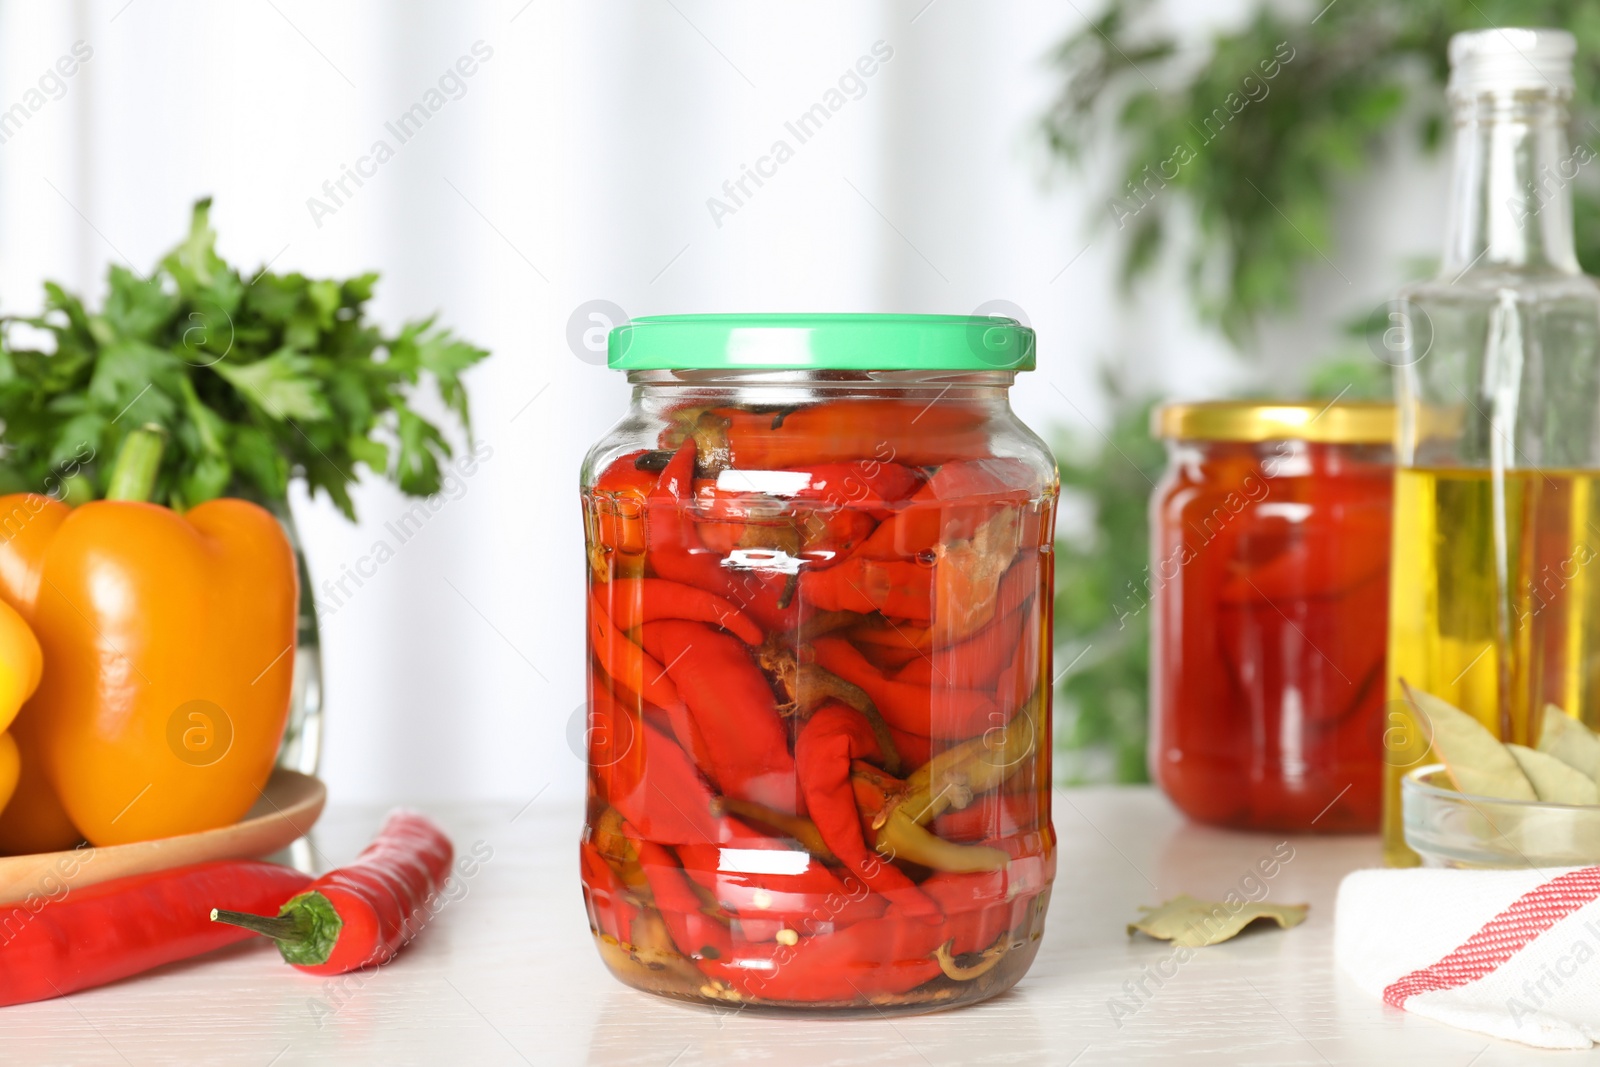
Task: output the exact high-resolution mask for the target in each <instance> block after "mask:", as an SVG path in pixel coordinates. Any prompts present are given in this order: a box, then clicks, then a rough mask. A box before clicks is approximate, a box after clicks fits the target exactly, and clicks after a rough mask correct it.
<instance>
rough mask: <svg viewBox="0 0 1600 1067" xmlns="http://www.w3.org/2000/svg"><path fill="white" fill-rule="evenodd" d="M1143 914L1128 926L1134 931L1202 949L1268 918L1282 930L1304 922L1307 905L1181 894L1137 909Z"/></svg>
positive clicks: (1129, 929) (1308, 906) (1130, 931)
mask: <svg viewBox="0 0 1600 1067" xmlns="http://www.w3.org/2000/svg"><path fill="white" fill-rule="evenodd" d="M1139 910H1140V911H1142V912H1144V915H1143V916H1142V917H1140V918H1139V919H1137V920H1136V921H1134V922H1131V923H1129V924H1128V933H1129V934H1132V933H1133V932H1134V931H1135V930H1137V931H1139V932H1140V933H1143V934H1148V935H1149V936H1150V937H1153V938H1156V939H1157V940H1160V941H1171V942H1172V943H1173V944H1175V945H1184V946H1187V947H1189V948H1203V947H1205V946H1206V945H1215V944H1218V943H1220V942H1223V941H1227V940H1228V939H1230V938H1232V937H1234V936H1236V935H1237V934H1238V933H1239V931H1240V930H1243V929H1244V928H1245V927H1246V926H1249V925H1250V924H1251V923H1253V922H1255V921H1256V920H1257V919H1270V920H1272V921H1273V922H1275V923H1277V924H1278V925H1279V926H1281V927H1283V928H1284V929H1285V930H1287V929H1289V928H1290V927H1291V926H1299V925H1300V924H1301V923H1303V922H1305V920H1306V912H1307V911H1308V910H1310V905H1309V904H1268V903H1259V904H1257V903H1250V902H1240V903H1238V904H1233V903H1229V902H1228V901H1221V900H1196V899H1195V898H1194V897H1191V896H1189V895H1188V894H1184V895H1183V896H1180V897H1174V898H1173V899H1171V900H1169V901H1167V902H1166V903H1165V904H1162V905H1161V906H1160V907H1156V908H1151V907H1146V906H1144V905H1140V906H1139Z"/></svg>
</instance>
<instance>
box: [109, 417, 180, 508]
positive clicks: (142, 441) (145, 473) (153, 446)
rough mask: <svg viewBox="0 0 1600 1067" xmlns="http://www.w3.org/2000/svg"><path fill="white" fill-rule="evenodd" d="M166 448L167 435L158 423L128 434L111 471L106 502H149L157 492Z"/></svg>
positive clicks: (144, 426)
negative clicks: (162, 457)
mask: <svg viewBox="0 0 1600 1067" xmlns="http://www.w3.org/2000/svg"><path fill="white" fill-rule="evenodd" d="M166 446H167V431H166V430H164V429H162V428H161V427H160V426H157V425H156V424H155V423H145V424H144V425H143V426H141V427H139V428H138V429H137V430H134V431H133V432H132V433H130V434H128V436H127V437H126V438H124V439H123V442H122V448H121V450H120V451H118V452H117V461H116V463H115V464H114V465H113V466H112V468H111V478H110V481H109V482H108V483H107V485H106V499H107V500H149V499H150V495H151V494H152V493H154V492H155V488H156V475H157V474H158V473H160V471H161V453H162V452H163V451H164V450H165V449H166Z"/></svg>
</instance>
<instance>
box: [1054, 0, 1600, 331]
mask: <svg viewBox="0 0 1600 1067" xmlns="http://www.w3.org/2000/svg"><path fill="white" fill-rule="evenodd" d="M1146 15H1151V16H1152V17H1145V16H1146ZM1491 26H1560V27H1563V28H1565V29H1567V30H1569V31H1571V32H1572V33H1573V34H1574V35H1575V36H1576V37H1577V39H1578V55H1577V64H1576V69H1575V71H1574V76H1575V80H1576V83H1577V91H1576V93H1575V95H1574V98H1573V129H1574V130H1575V131H1578V135H1579V136H1580V137H1581V138H1582V139H1583V140H1584V141H1587V142H1590V143H1591V144H1594V143H1597V142H1600V134H1597V133H1596V131H1597V130H1600V124H1597V120H1600V5H1595V4H1594V3H1592V2H1584V0H1516V2H1513V0H1404V2H1401V0H1380V2H1377V3H1370V2H1369V3H1352V2H1349V0H1345V2H1342V3H1334V4H1328V5H1326V6H1325V5H1324V4H1322V3H1321V2H1318V3H1313V4H1308V5H1296V6H1295V7H1294V8H1293V9H1290V8H1286V7H1285V6H1284V5H1282V4H1260V5H1258V6H1257V8H1256V10H1255V12H1254V14H1253V15H1252V16H1251V17H1250V19H1249V20H1248V21H1247V22H1246V23H1244V25H1243V26H1242V27H1241V28H1239V29H1235V30H1230V31H1228V32H1226V33H1220V34H1217V35H1215V36H1214V37H1213V39H1212V41H1211V42H1210V47H1209V49H1208V50H1207V56H1206V58H1205V59H1204V61H1203V62H1200V63H1195V62H1194V57H1193V56H1192V55H1189V56H1185V55H1181V54H1180V51H1179V47H1178V40H1177V37H1176V35H1175V33H1174V31H1173V30H1172V29H1171V28H1170V21H1164V20H1162V19H1160V18H1159V12H1154V11H1152V4H1151V0H1111V2H1110V3H1109V4H1108V5H1107V6H1106V7H1105V8H1104V9H1103V10H1102V13H1101V14H1100V15H1098V16H1097V17H1096V18H1095V19H1094V20H1093V21H1092V22H1090V23H1089V24H1088V25H1086V26H1084V28H1083V29H1082V30H1080V31H1079V32H1077V33H1075V34H1073V35H1072V36H1071V37H1069V38H1068V39H1067V40H1066V41H1064V42H1063V43H1062V44H1061V45H1060V46H1059V47H1058V48H1057V49H1056V51H1055V53H1054V58H1053V62H1054V64H1055V66H1056V67H1057V68H1058V69H1059V70H1060V72H1061V73H1062V75H1063V78H1064V81H1063V85H1062V89H1061V92H1060V94H1059V96H1058V98H1057V99H1056V101H1055V104H1054V106H1053V108H1052V109H1051V111H1050V113H1049V114H1048V116H1047V117H1046V119H1045V122H1044V127H1045V132H1046V134H1047V136H1048V137H1049V140H1050V144H1051V146H1052V147H1053V149H1054V150H1055V151H1057V152H1058V153H1059V154H1061V155H1062V156H1063V157H1065V158H1067V159H1069V160H1076V159H1079V158H1081V157H1082V156H1083V155H1085V154H1086V153H1087V152H1088V151H1089V150H1090V149H1091V148H1093V149H1094V150H1096V151H1097V152H1099V151H1104V150H1106V146H1105V139H1104V138H1103V136H1102V135H1103V134H1105V133H1107V132H1110V133H1111V134H1112V137H1111V142H1112V143H1111V144H1110V146H1109V150H1110V151H1111V152H1113V153H1114V154H1115V156H1116V158H1117V159H1118V160H1119V161H1120V162H1119V166H1118V169H1119V172H1120V174H1121V180H1119V181H1118V183H1117V187H1116V188H1115V189H1113V190H1111V191H1110V195H1109V207H1108V211H1107V215H1106V216H1105V217H1106V218H1108V219H1109V224H1111V225H1116V226H1117V227H1118V228H1119V229H1120V230H1121V231H1122V234H1123V238H1122V239H1123V261H1122V270H1123V276H1124V280H1125V281H1126V282H1131V281H1132V280H1133V279H1134V278H1137V277H1138V276H1139V275H1141V274H1143V273H1145V272H1146V271H1148V270H1149V269H1150V268H1151V267H1152V266H1153V265H1154V264H1155V263H1156V261H1157V260H1158V259H1159V258H1160V253H1161V252H1162V251H1163V249H1164V248H1165V247H1166V245H1167V244H1168V243H1169V241H1170V240H1171V238H1172V235H1173V233H1174V232H1175V227H1174V225H1173V224H1174V222H1175V221H1177V219H1178V218H1179V217H1180V216H1182V215H1186V214H1192V217H1193V218H1194V220H1195V222H1196V224H1197V230H1198V235H1197V239H1196V240H1195V241H1194V243H1193V244H1192V245H1191V246H1190V249H1189V252H1190V255H1189V279H1190V286H1191V290H1192V292H1193V293H1194V296H1195V302H1196V304H1197V305H1198V307H1199V309H1200V311H1201V313H1202V315H1204V316H1205V317H1206V318H1207V319H1208V320H1209V321H1212V322H1215V323H1217V324H1219V325H1220V326H1221V327H1222V329H1223V330H1224V331H1225V332H1226V333H1227V334H1228V335H1229V336H1230V337H1231V338H1232V339H1233V340H1235V341H1236V342H1237V341H1240V340H1242V339H1244V338H1245V337H1247V336H1248V335H1249V333H1250V331H1251V327H1252V325H1253V324H1254V322H1255V321H1256V319H1257V318H1258V317H1259V316H1261V315H1262V314H1263V313H1269V312H1283V311H1287V310H1289V309H1291V308H1292V307H1293V306H1294V302H1295V297H1296V293H1297V289H1296V283H1297V276H1298V271H1299V268H1300V267H1302V266H1304V265H1306V264H1307V263H1310V262H1312V261H1315V260H1317V259H1319V258H1321V257H1328V258H1330V259H1336V258H1337V253H1338V250H1337V249H1336V248H1335V247H1334V236H1333V234H1334V219H1333V212H1334V201H1335V193H1336V191H1337V189H1338V188H1339V186H1340V185H1341V184H1343V183H1344V181H1345V180H1346V179H1348V178H1350V177H1352V176H1354V175H1356V174H1358V173H1359V172H1361V171H1363V170H1364V169H1365V168H1366V167H1367V166H1368V164H1369V162H1370V160H1371V159H1372V157H1373V153H1374V149H1375V147H1376V146H1377V145H1378V144H1379V140H1380V137H1381V135H1383V134H1385V133H1387V132H1389V131H1391V130H1394V129H1397V128H1400V127H1401V126H1402V125H1404V127H1405V128H1406V129H1408V130H1409V131H1410V135H1411V136H1413V137H1414V138H1415V139H1416V140H1417V141H1418V142H1419V143H1420V144H1421V145H1423V146H1424V147H1425V148H1427V149H1430V150H1431V149H1433V148H1434V147H1436V146H1438V145H1439V144H1440V143H1441V142H1442V140H1443V136H1442V134H1443V131H1444V130H1445V129H1446V128H1447V127H1448V116H1447V112H1446V108H1445V100H1444V93H1443V86H1444V83H1445V79H1446V77H1447V76H1448V73H1449V64H1448V59H1447V56H1446V49H1447V46H1448V43H1449V39H1450V35H1451V34H1453V33H1456V32H1458V31H1461V30H1470V29H1480V28H1485V27H1491ZM1285 48H1286V49H1287V51H1284V49H1285ZM1286 57H1287V58H1286ZM1274 71H1275V73H1271V74H1270V76H1269V72H1274ZM1573 195H1574V214H1575V217H1576V221H1577V233H1578V258H1579V260H1580V261H1581V262H1582V263H1583V265H1584V267H1585V269H1586V270H1588V271H1589V272H1591V273H1594V272H1595V271H1596V270H1600V226H1595V225H1593V223H1595V222H1597V221H1600V179H1597V176H1596V175H1595V174H1584V175H1581V176H1580V178H1579V182H1578V184H1577V185H1576V186H1575V187H1574V189H1573Z"/></svg>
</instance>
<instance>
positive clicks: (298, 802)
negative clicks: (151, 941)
mask: <svg viewBox="0 0 1600 1067" xmlns="http://www.w3.org/2000/svg"><path fill="white" fill-rule="evenodd" d="M327 800H328V790H327V787H325V786H324V785H323V784H322V782H321V780H319V779H317V778H312V777H311V776H309V775H305V774H300V773H298V772H296V771H289V770H284V769H283V768H281V767H280V768H278V769H277V770H274V771H273V772H272V778H271V779H269V780H268V782H267V787H266V788H265V789H263V790H262V791H261V799H260V800H258V801H256V804H255V807H253V808H251V809H250V811H249V813H248V814H247V815H245V817H244V819H243V820H241V821H240V822H237V823H234V824H233V825H232V826H223V827H220V828H218V829H216V830H203V831H201V832H200V833H196V834H181V835H179V836H178V837H163V838H159V839H157V840H155V841H138V842H135V843H133V844H130V845H109V846H107V847H105V848H89V847H88V846H84V847H83V848H79V849H75V850H73V851H71V852H35V853H32V854H31V855H27V856H0V901H20V900H24V899H26V898H27V896H28V894H30V893H33V894H37V895H38V896H40V897H49V896H52V895H55V894H59V893H60V892H61V887H62V886H63V885H66V886H71V887H78V886H86V885H94V884H95V883H96V882H107V881H110V880H111V879H113V878H121V877H123V876H124V875H129V874H144V873H147V872H149V871H160V870H165V869H167V868H169V867H184V866H187V865H188V864H191V863H205V862H206V861H208V860H231V859H253V858H256V857H260V856H267V855H270V854H272V853H274V852H276V851H278V850H279V849H281V848H286V847H288V845H289V844H290V843H291V842H293V841H294V840H296V839H297V838H300V837H303V836H305V834H306V832H307V831H308V830H310V829H311V828H312V827H313V826H315V825H316V822H317V819H318V818H320V817H321V815H322V806H323V805H324V804H325V803H326V802H327Z"/></svg>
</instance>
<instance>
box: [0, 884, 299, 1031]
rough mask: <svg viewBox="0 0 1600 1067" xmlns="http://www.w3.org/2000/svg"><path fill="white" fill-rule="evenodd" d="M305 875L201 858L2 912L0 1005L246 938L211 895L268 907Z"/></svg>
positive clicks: (243, 904)
mask: <svg viewBox="0 0 1600 1067" xmlns="http://www.w3.org/2000/svg"><path fill="white" fill-rule="evenodd" d="M310 881H311V878H310V876H309V875H306V874H303V873H301V872H300V871H297V870H294V869H293V868H291V867H280V866H277V865H276V864H271V863H258V862H255V861H253V860H230V861H224V862H219V863H202V864H197V865H195V866H191V867H179V868H176V869H173V870H167V871H157V872H155V873H152V874H139V875H132V876H129V877H126V878H116V879H113V880H111V881H109V882H100V883H99V884H97V885H90V886H84V887H83V888H81V889H72V888H69V889H68V891H67V892H66V895H65V896H63V897H61V898H60V899H55V900H46V901H44V902H43V903H42V906H40V907H38V908H34V907H33V906H32V904H31V903H30V904H21V903H19V904H12V905H9V906H5V907H4V908H3V909H0V916H3V917H0V928H3V929H4V931H5V940H4V941H3V942H0V1005H9V1004H27V1003H30V1002H32V1001H35V1000H48V999H49V998H51V997H58V996H62V995H64V994H66V993H71V992H74V991H76V990H79V989H90V988H93V987H94V986H99V985H104V984H106V983H107V982H114V981H116V980H117V979H119V978H126V977H128V976H129V975H134V974H139V973H141V972H143V971H148V970H150V969H151V968H153V967H159V966H161V965H162V964H164V963H171V962H173V961H174V960H182V959H188V958H189V957H191V956H198V955H200V954H201V953H204V952H210V951H212V950H213V949H218V948H222V947H223V946H224V945H231V944H234V943H235V942H238V941H243V940H246V939H247V938H248V937H249V936H250V935H249V934H248V933H246V932H245V931H243V930H236V929H232V928H230V927H226V926H218V925H217V924H215V923H213V922H211V921H210V907H209V902H210V901H219V902H221V903H224V904H227V905H229V906H230V907H234V908H241V909H255V908H269V907H273V906H275V905H276V904H277V903H278V902H279V901H282V900H283V898H284V896H285V895H286V894H289V893H293V892H295V891H297V890H299V889H303V888H304V887H305V886H306V885H307V884H308V883H309V882H310Z"/></svg>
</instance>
